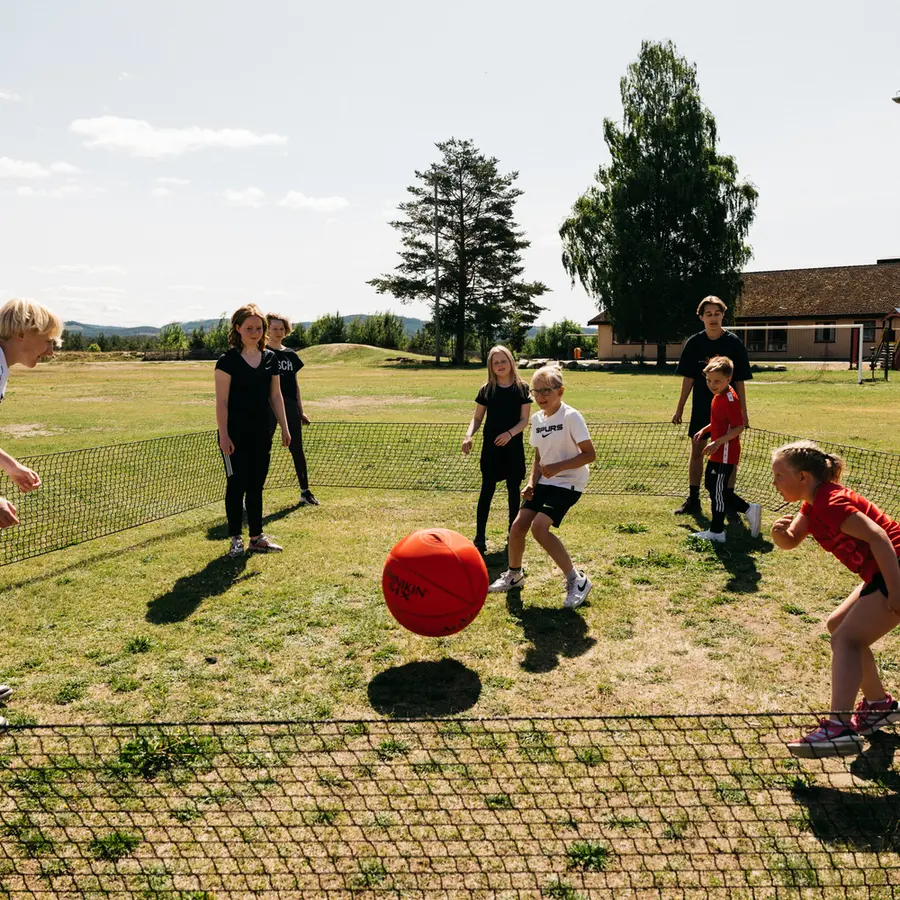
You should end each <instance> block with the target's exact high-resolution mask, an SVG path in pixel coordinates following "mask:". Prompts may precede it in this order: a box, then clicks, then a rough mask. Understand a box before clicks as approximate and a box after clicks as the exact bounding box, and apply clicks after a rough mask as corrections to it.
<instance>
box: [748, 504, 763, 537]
mask: <svg viewBox="0 0 900 900" xmlns="http://www.w3.org/2000/svg"><path fill="white" fill-rule="evenodd" d="M744 515H745V516H746V517H747V524H748V525H749V526H750V537H759V529H760V527H761V526H762V506H760V504H759V503H751V504H750V508H749V509H748V510H747V512H745V513H744Z"/></svg>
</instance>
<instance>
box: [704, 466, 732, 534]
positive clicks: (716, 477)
mask: <svg viewBox="0 0 900 900" xmlns="http://www.w3.org/2000/svg"><path fill="white" fill-rule="evenodd" d="M728 474H729V473H728V471H727V467H726V466H724V465H721V464H719V463H709V464H708V465H707V467H706V489H707V490H708V491H709V499H710V500H711V501H712V523H711V524H710V526H709V530H710V531H711V532H712V533H713V534H722V533H723V532H724V531H725V508H726V507H725V487H726V485H727V484H728Z"/></svg>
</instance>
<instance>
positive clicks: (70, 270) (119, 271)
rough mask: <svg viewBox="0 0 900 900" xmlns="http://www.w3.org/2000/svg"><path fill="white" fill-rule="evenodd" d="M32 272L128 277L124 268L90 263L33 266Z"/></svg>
mask: <svg viewBox="0 0 900 900" xmlns="http://www.w3.org/2000/svg"><path fill="white" fill-rule="evenodd" d="M31 271H32V272H49V273H54V272H56V273H61V272H65V273H67V274H70V275H127V274H128V270H127V269H123V268H122V266H93V265H89V264H88V263H63V264H61V265H56V266H32V267H31Z"/></svg>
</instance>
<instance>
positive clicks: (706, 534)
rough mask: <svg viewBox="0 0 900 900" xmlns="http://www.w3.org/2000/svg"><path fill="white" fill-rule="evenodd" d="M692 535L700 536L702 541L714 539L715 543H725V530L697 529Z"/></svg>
mask: <svg viewBox="0 0 900 900" xmlns="http://www.w3.org/2000/svg"><path fill="white" fill-rule="evenodd" d="M691 537H695V538H699V539H700V540H701V541H712V542H713V543H715V544H724V543H725V532H724V531H695V532H694V533H693V534H692V535H691Z"/></svg>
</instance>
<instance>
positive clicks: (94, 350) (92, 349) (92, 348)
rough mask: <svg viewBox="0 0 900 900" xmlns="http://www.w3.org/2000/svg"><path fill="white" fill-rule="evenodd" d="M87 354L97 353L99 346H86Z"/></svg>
mask: <svg viewBox="0 0 900 900" xmlns="http://www.w3.org/2000/svg"><path fill="white" fill-rule="evenodd" d="M87 349H88V353H99V352H100V345H99V344H88V348H87Z"/></svg>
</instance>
